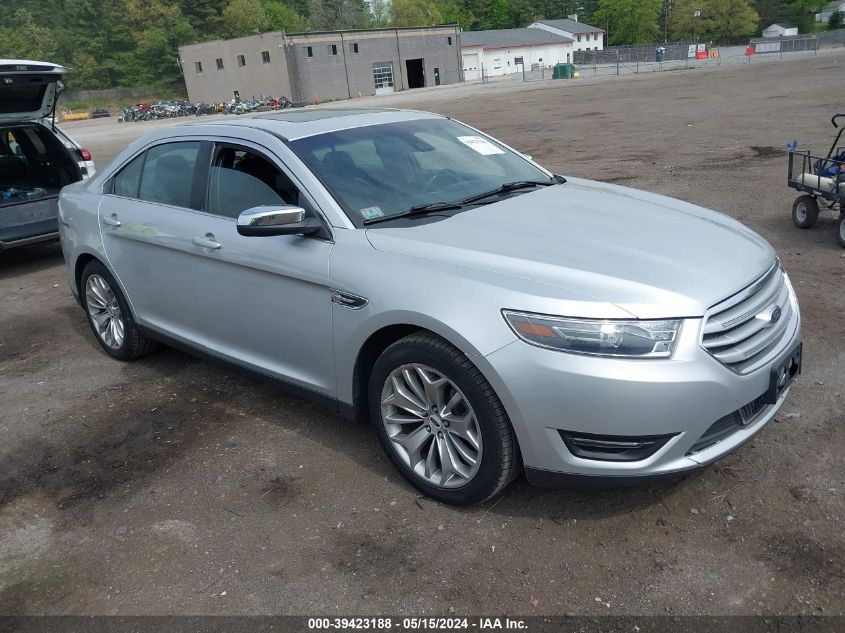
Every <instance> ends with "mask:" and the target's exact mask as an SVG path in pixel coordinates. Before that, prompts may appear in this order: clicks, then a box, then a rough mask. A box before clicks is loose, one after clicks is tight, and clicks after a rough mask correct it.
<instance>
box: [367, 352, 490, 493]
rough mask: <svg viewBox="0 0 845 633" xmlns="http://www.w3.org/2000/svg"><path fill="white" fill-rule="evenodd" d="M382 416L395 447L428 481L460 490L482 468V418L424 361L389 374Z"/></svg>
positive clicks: (389, 437)
mask: <svg viewBox="0 0 845 633" xmlns="http://www.w3.org/2000/svg"><path fill="white" fill-rule="evenodd" d="M381 419H382V424H384V428H385V431H386V432H387V437H388V439H389V440H390V444H391V446H392V448H393V450H394V451H395V452H396V454H397V455H398V456H399V458H400V459H401V460H402V461H403V462H404V463H405V465H406V466H407V467H408V468H410V469H411V470H412V471H413V472H414V473H415V474H416V475H417V476H418V477H420V478H421V479H423V480H424V481H426V482H427V483H429V484H431V485H434V486H438V487H441V488H459V487H461V486H464V485H466V484H467V483H469V482H470V481H471V480H472V478H473V477H474V476H475V475H476V473H477V472H478V469H479V467H480V465H481V454H482V443H481V430H480V428H479V425H478V420H477V419H476V416H475V412H474V411H473V409H472V406H471V405H470V403H469V400H468V399H467V397H466V396H465V395H464V393H463V392H462V391H461V390H460V389H459V388H458V386H457V385H456V384H455V383H454V382H452V381H451V380H449V379H448V378H447V377H446V376H444V375H443V374H442V373H441V372H439V371H437V370H435V369H432V368H431V367H428V366H426V365H422V364H419V363H410V364H405V365H401V366H399V367H397V368H396V369H394V370H393V371H392V372H390V374H389V375H388V377H387V380H385V383H384V387H383V388H382V393H381Z"/></svg>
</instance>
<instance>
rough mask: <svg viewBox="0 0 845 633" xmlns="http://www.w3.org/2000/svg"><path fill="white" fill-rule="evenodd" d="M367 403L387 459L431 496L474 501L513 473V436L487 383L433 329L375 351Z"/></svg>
mask: <svg viewBox="0 0 845 633" xmlns="http://www.w3.org/2000/svg"><path fill="white" fill-rule="evenodd" d="M369 406H370V418H371V420H372V422H373V424H374V427H375V431H376V435H377V437H378V440H379V443H380V444H381V445H382V448H383V449H384V451H385V453H387V456H388V458H389V459H390V461H391V462H392V463H393V465H394V466H396V468H397V469H398V470H399V472H401V473H402V475H403V476H404V477H405V478H406V479H408V481H410V482H411V483H412V484H413V485H414V486H416V487H417V488H419V489H420V490H421V491H422V492H424V493H425V494H426V495H428V496H430V497H433V498H435V499H438V500H440V501H444V502H446V503H450V504H455V505H469V504H473V503H480V502H482V501H484V500H485V499H489V498H490V497H492V496H493V495H495V494H497V493H499V492H500V491H501V490H503V489H504V488H505V486H507V485H508V484H509V483H510V482H511V481H513V479H514V478H515V477H516V476H517V474H518V473H519V469H520V459H519V449H518V446H517V442H516V437H515V436H514V433H513V428H512V427H511V424H510V421H509V420H508V417H507V414H506V413H505V410H504V407H503V406H502V403H501V402H500V401H499V398H498V397H497V396H496V394H495V392H494V391H493V388H492V387H491V386H490V384H489V383H488V382H487V380H486V379H485V378H484V376H483V375H482V374H481V372H480V371H478V368H477V367H476V366H475V365H473V364H472V362H471V361H470V360H469V359H468V358H467V357H466V356H465V355H464V354H462V353H461V352H460V351H459V350H458V349H456V348H455V347H453V346H452V345H450V344H449V343H447V342H446V341H444V340H443V339H442V338H440V337H438V336H436V335H434V334H431V333H428V332H422V331H421V332H419V333H415V334H411V335H409V336H406V337H405V338H403V339H401V340H399V341H397V342H395V343H394V344H393V345H391V346H390V347H388V348H387V349H386V350H385V351H384V352H383V353H382V354H381V356H379V358H378V360H377V361H376V363H375V365H374V367H373V371H372V372H371V374H370V381H369Z"/></svg>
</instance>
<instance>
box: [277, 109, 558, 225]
mask: <svg viewBox="0 0 845 633" xmlns="http://www.w3.org/2000/svg"><path fill="white" fill-rule="evenodd" d="M290 147H291V149H293V151H294V152H296V154H297V155H298V156H299V157H300V158H301V159H302V160H303V161H304V162H305V163H306V164H307V165H308V166H309V167H310V168H311V170H312V171H313V172H314V173H315V174H316V175H317V177H318V178H319V179H320V180H321V181H322V182H323V184H324V185H326V187H327V188H328V189H329V191H331V193H332V195H333V196H334V197H335V199H336V200H337V201H338V203H339V204H340V205H341V207H343V209H344V211H345V212H346V214H347V215H348V216H349V218H350V219H351V220H352V222H353V223H354V224H355V225H356V226H361V225H363V223H364V222H365V221H368V220H369V221H373V220H375V219H377V218H387V217H389V216H394V215H398V214H402V213H404V212H407V211H408V210H409V209H411V208H412V207H417V206H419V205H428V204H432V203H437V202H455V201H461V200H463V199H465V198H468V197H470V196H474V195H477V194H480V193H484V192H488V191H491V190H493V189H496V188H498V187H500V186H502V185H504V184H506V183H511V182H515V181H525V180H538V181H544V182H547V181H549V175H548V174H547V173H546V172H544V171H542V170H540V169H538V168H537V167H535V166H533V165H532V164H531V163H529V162H528V161H527V160H525V159H524V158H522V157H521V156H520V155H518V154H516V153H514V152H512V151H510V150H508V149H507V148H505V147H503V146H502V145H500V144H499V143H496V142H495V141H492V140H490V139H488V138H487V137H485V136H481V135H480V134H478V132H476V131H474V130H471V129H470V128H468V127H466V126H464V125H461V124H460V123H456V122H454V121H450V120H448V119H418V120H415V121H403V122H400V123H385V124H382V125H371V126H367V127H360V128H353V129H349V130H339V131H337V132H329V133H326V134H319V135H316V136H310V137H307V138H303V139H300V140H298V141H293V142H291V143H290Z"/></svg>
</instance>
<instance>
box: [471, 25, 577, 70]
mask: <svg viewBox="0 0 845 633" xmlns="http://www.w3.org/2000/svg"><path fill="white" fill-rule="evenodd" d="M573 43H574V42H573V39H572V38H569V37H565V36H563V35H560V34H558V33H552V32H550V31H546V30H543V29H530V28H529V29H496V30H492V31H464V32H463V33H461V57H462V58H463V68H464V80H465V81H471V80H473V79H481V74H482V69H483V71H484V74H486V75H487V76H496V75H507V74H508V73H521V72H522V70H523V67H524V68H525V70H526V71H528V70H532V69H534V68H540V67H547V68H549V67H552V66H554V65H555V64H557V63H559V62H571V61H572V53H573V50H574V49H573Z"/></svg>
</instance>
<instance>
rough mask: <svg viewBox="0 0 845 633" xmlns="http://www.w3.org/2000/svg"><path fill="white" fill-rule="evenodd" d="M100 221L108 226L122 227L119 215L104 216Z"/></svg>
mask: <svg viewBox="0 0 845 633" xmlns="http://www.w3.org/2000/svg"><path fill="white" fill-rule="evenodd" d="M100 221H101V222H102V223H103V224H105V225H106V226H120V220H118V219H117V215H116V214H114V213H112V214H111V215H104V216H103V217H102V219H101V220H100Z"/></svg>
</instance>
